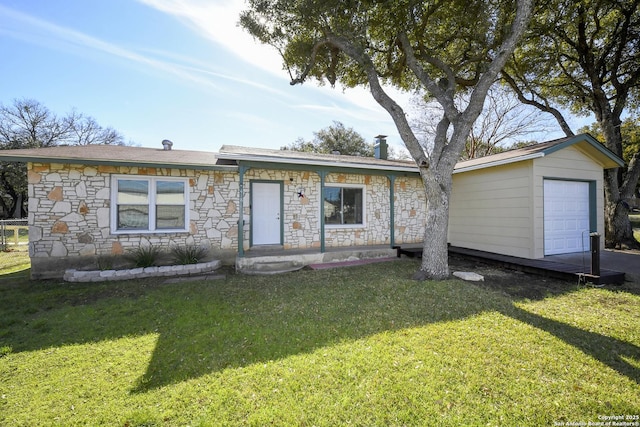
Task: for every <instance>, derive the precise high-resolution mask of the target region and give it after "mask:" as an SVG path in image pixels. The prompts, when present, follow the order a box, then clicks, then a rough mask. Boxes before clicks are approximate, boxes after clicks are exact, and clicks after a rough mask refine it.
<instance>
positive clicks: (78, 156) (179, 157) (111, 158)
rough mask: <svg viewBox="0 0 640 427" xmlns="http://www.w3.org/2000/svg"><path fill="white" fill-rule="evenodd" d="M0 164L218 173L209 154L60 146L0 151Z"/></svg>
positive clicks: (150, 149)
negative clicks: (44, 164)
mask: <svg viewBox="0 0 640 427" xmlns="http://www.w3.org/2000/svg"><path fill="white" fill-rule="evenodd" d="M0 160H7V161H19V162H41V161H46V162H55V163H73V164H86V165H123V166H147V167H169V168H191V169H219V168H220V167H219V166H217V161H218V156H217V155H216V153H213V152H210V151H191V150H163V149H156V148H143V147H131V146H120V145H64V146H56V147H46V148H28V149H18V150H0Z"/></svg>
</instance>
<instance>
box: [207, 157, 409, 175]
mask: <svg viewBox="0 0 640 427" xmlns="http://www.w3.org/2000/svg"><path fill="white" fill-rule="evenodd" d="M218 158H220V159H224V160H244V161H248V162H261V163H282V164H293V165H310V166H332V167H344V168H352V169H372V170H382V171H398V172H411V173H418V172H419V170H418V168H417V167H416V166H392V165H374V164H371V163H351V162H339V161H335V160H310V159H298V158H293V157H287V158H281V157H269V156H256V155H250V154H230V153H218ZM336 160H338V159H336Z"/></svg>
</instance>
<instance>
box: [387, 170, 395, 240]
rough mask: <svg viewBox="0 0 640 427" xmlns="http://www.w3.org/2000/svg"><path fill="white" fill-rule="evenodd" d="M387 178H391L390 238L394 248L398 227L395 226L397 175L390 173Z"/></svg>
mask: <svg viewBox="0 0 640 427" xmlns="http://www.w3.org/2000/svg"><path fill="white" fill-rule="evenodd" d="M387 178H389V240H390V241H391V247H392V248H393V247H394V246H395V245H396V227H395V223H396V220H395V211H396V203H395V200H394V199H395V186H396V176H395V175H388V176H387Z"/></svg>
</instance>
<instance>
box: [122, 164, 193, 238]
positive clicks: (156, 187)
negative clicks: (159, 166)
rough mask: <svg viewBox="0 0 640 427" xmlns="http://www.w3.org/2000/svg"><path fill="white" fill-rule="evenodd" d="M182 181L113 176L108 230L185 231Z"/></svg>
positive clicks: (186, 200)
mask: <svg viewBox="0 0 640 427" xmlns="http://www.w3.org/2000/svg"><path fill="white" fill-rule="evenodd" d="M188 188H189V185H188V180H187V179H185V178H166V177H142V176H131V175H127V176H114V177H113V180H112V189H113V191H112V198H111V230H112V231H113V232H116V233H136V232H145V231H147V232H173V231H186V229H187V213H188V206H189V197H188V192H187V191H188Z"/></svg>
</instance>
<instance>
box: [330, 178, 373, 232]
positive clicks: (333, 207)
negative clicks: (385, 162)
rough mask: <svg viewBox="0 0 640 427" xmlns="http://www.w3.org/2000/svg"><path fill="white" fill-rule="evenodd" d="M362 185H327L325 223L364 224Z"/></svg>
mask: <svg viewBox="0 0 640 427" xmlns="http://www.w3.org/2000/svg"><path fill="white" fill-rule="evenodd" d="M363 193H364V191H363V188H362V187H325V189H324V223H325V224H327V225H346V224H358V225H363V224H364V222H363V218H364V203H363V197H362V195H363Z"/></svg>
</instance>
